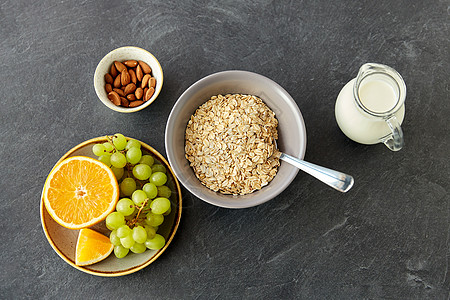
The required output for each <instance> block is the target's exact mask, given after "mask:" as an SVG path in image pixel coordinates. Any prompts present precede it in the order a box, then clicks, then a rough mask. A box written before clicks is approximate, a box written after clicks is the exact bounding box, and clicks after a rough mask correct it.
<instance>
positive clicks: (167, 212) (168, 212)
mask: <svg viewBox="0 0 450 300" xmlns="http://www.w3.org/2000/svg"><path fill="white" fill-rule="evenodd" d="M171 211H172V208H171V207H170V206H169V209H168V210H167V211H166V212H165V213H163V216H168V215H170V212H171Z"/></svg>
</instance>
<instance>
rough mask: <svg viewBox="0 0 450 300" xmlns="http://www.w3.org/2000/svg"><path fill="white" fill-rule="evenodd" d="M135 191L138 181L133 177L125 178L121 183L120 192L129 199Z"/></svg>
mask: <svg viewBox="0 0 450 300" xmlns="http://www.w3.org/2000/svg"><path fill="white" fill-rule="evenodd" d="M135 190H136V181H135V180H134V179H133V178H131V177H128V178H125V179H124V180H122V182H121V183H120V191H121V192H122V194H124V195H125V196H127V197H129V196H131V194H133V192H134V191H135Z"/></svg>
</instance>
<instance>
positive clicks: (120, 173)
mask: <svg viewBox="0 0 450 300" xmlns="http://www.w3.org/2000/svg"><path fill="white" fill-rule="evenodd" d="M105 156H106V155H105ZM111 170H112V171H113V173H114V175H115V176H116V179H117V180H119V179H120V178H122V176H123V173H124V170H123V168H116V167H111Z"/></svg>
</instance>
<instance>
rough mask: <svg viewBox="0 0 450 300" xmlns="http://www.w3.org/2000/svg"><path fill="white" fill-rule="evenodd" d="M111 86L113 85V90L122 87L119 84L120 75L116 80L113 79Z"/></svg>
mask: <svg viewBox="0 0 450 300" xmlns="http://www.w3.org/2000/svg"><path fill="white" fill-rule="evenodd" d="M113 85H114V87H115V88H120V87H121V86H122V85H121V83H120V74H119V75H117V77H116V79H114V84H113Z"/></svg>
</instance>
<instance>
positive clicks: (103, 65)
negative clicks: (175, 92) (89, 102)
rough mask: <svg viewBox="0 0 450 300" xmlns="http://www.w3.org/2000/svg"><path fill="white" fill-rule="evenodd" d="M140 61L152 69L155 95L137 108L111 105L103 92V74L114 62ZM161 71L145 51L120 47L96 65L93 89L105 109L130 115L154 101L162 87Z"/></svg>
mask: <svg viewBox="0 0 450 300" xmlns="http://www.w3.org/2000/svg"><path fill="white" fill-rule="evenodd" d="M131 59H132V60H142V61H143V62H145V63H147V64H148V65H149V66H150V68H152V75H153V77H155V79H156V86H155V93H154V94H153V96H152V97H151V98H150V100H148V101H146V102H144V103H143V104H142V105H140V106H137V107H122V106H116V105H114V103H112V102H111V101H110V100H109V99H108V94H107V93H106V90H105V84H106V82H105V74H106V73H109V71H110V68H111V65H112V64H113V63H114V61H116V60H117V61H120V62H122V61H125V60H131ZM163 80H164V76H163V70H162V68H161V65H160V64H159V61H158V60H157V59H156V58H155V57H154V56H153V54H151V53H150V52H148V51H147V50H144V49H142V48H138V47H133V46H127V47H121V48H117V49H115V50H113V51H111V52H109V53H108V54H106V55H105V57H103V58H102V60H101V61H100V62H99V63H98V65H97V68H96V69H95V73H94V88H95V92H96V93H97V96H98V98H99V99H100V101H102V102H103V104H105V105H106V106H107V107H109V108H111V109H112V110H115V111H118V112H122V113H132V112H135V111H139V110H141V109H144V108H146V107H147V106H149V105H150V104H151V103H152V102H153V101H155V99H156V98H157V97H158V95H159V93H160V92H161V89H162V86H163Z"/></svg>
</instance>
